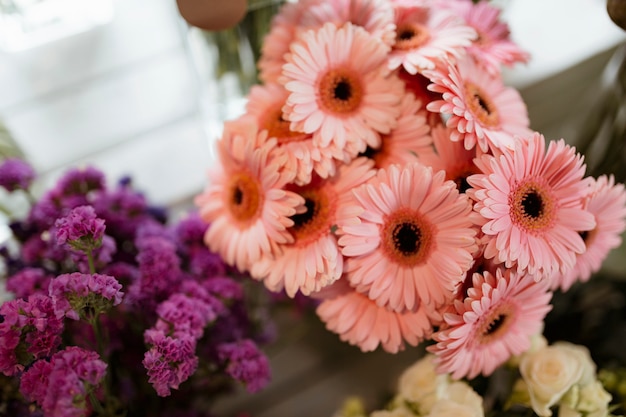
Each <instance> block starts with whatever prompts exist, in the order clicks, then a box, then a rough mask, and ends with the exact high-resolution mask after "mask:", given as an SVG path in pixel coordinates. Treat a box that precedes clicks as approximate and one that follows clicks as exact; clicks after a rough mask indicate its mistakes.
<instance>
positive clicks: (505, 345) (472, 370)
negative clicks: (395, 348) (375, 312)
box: [427, 269, 552, 379]
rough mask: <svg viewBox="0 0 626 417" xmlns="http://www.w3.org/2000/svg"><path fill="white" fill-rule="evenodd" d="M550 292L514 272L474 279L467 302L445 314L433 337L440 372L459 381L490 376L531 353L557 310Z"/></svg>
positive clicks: (542, 283)
mask: <svg viewBox="0 0 626 417" xmlns="http://www.w3.org/2000/svg"><path fill="white" fill-rule="evenodd" d="M548 287H549V286H548V281H539V282H537V281H535V279H534V278H533V277H532V276H530V275H525V274H522V275H518V274H516V273H515V272H513V271H511V270H507V271H506V272H504V273H502V272H501V270H500V269H497V270H496V275H495V276H494V275H492V274H490V273H489V272H484V273H483V274H478V273H476V274H474V276H473V285H472V287H471V288H469V289H468V291H467V293H468V295H467V297H466V298H465V300H464V301H459V300H456V301H455V303H454V308H455V311H454V312H449V313H445V314H444V317H443V318H444V324H443V325H442V327H441V328H440V330H439V331H437V332H436V333H434V334H433V340H435V341H436V342H437V343H436V344H434V345H431V346H429V347H428V348H427V349H428V351H430V352H432V353H434V354H435V355H436V358H435V363H437V365H438V370H439V371H440V372H446V373H451V374H452V377H453V378H463V377H467V378H470V379H471V378H474V377H476V376H477V375H479V374H483V375H485V376H488V375H490V374H491V373H492V372H493V371H494V370H495V369H496V368H497V367H498V366H500V365H502V364H503V363H504V362H506V361H507V360H508V359H509V358H510V357H511V356H513V355H519V354H521V353H522V352H524V351H526V350H527V349H528V348H529V347H530V339H531V336H533V335H535V334H537V333H539V332H540V331H541V329H542V327H543V319H544V318H545V316H546V314H547V313H548V311H550V309H551V305H550V299H551V298H552V293H551V292H550V291H549V288H548Z"/></svg>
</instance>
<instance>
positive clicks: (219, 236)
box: [195, 119, 304, 271]
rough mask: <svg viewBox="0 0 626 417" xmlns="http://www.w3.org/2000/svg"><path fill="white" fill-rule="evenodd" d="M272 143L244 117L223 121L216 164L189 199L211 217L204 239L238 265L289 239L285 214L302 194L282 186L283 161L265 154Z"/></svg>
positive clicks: (247, 263) (247, 264)
mask: <svg viewBox="0 0 626 417" xmlns="http://www.w3.org/2000/svg"><path fill="white" fill-rule="evenodd" d="M275 146H276V143H275V140H274V139H271V140H267V131H262V132H261V133H259V132H258V127H257V125H256V124H255V123H250V122H249V119H243V120H241V121H232V122H227V123H226V124H225V126H224V133H223V136H222V138H221V139H220V140H219V141H218V142H217V151H218V156H219V165H218V166H217V167H216V168H214V169H213V170H211V171H209V185H208V186H207V188H206V189H205V191H204V192H203V193H202V194H200V195H198V196H197V197H196V199H195V203H196V205H197V206H198V207H199V213H200V215H201V216H202V218H203V219H204V220H205V221H207V222H209V223H211V226H210V227H209V229H208V230H207V232H206V235H205V242H206V244H207V245H208V247H209V248H210V249H211V250H212V251H213V252H217V253H219V254H220V255H221V256H222V258H223V259H224V260H225V261H226V262H227V263H229V264H230V265H234V266H236V267H237V268H239V269H240V270H242V271H243V270H247V269H248V268H249V267H250V265H251V264H252V263H253V262H256V261H258V260H259V259H260V258H261V256H262V255H263V254H267V253H271V252H272V250H273V248H274V246H275V245H276V244H279V243H286V242H290V241H292V237H291V235H290V234H289V232H288V231H287V228H288V227H289V226H292V225H293V220H291V219H290V217H291V216H293V215H294V214H296V213H297V212H299V211H302V209H303V204H304V199H303V198H302V197H300V196H299V195H297V194H296V193H293V192H290V191H286V190H284V189H283V187H284V186H285V184H286V182H287V180H288V178H289V176H288V174H285V173H284V172H283V171H282V170H281V167H282V166H283V165H284V162H283V161H279V160H276V159H270V157H269V155H270V152H271V150H272V149H273V148H274V147H275Z"/></svg>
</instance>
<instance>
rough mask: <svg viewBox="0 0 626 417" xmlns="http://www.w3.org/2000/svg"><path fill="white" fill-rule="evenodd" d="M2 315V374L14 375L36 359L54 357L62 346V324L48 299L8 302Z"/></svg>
mask: <svg viewBox="0 0 626 417" xmlns="http://www.w3.org/2000/svg"><path fill="white" fill-rule="evenodd" d="M0 316H2V318H3V320H2V323H0V372H2V373H3V374H5V375H8V376H11V375H15V374H16V373H18V372H20V371H22V370H23V369H24V366H25V365H28V364H30V363H31V362H32V361H33V360H34V359H38V358H41V357H46V356H49V355H51V354H52V353H53V352H54V351H55V350H56V348H57V347H58V346H59V344H60V343H61V333H62V332H63V321H62V320H61V319H60V318H58V317H57V316H56V315H55V311H54V306H53V304H52V300H51V299H50V298H49V297H47V296H44V295H41V294H35V295H31V296H30V297H28V299H26V300H24V299H15V300H11V301H6V302H5V303H3V304H2V306H0Z"/></svg>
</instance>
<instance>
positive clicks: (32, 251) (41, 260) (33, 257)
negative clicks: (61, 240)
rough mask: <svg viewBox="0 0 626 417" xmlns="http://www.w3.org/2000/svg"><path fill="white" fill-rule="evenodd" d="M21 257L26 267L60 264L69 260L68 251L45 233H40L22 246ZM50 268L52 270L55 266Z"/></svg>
mask: <svg viewBox="0 0 626 417" xmlns="http://www.w3.org/2000/svg"><path fill="white" fill-rule="evenodd" d="M44 237H46V239H44ZM21 257H22V261H23V262H24V263H25V264H26V265H32V266H36V265H50V264H54V263H57V264H60V263H62V262H63V261H64V260H65V258H67V251H66V250H65V249H63V248H61V247H59V246H58V245H57V244H56V243H54V242H52V240H51V239H49V238H48V236H46V234H45V233H40V234H37V235H34V236H31V237H30V238H28V239H27V240H26V241H25V242H24V243H23V244H22V253H21ZM50 266H51V268H50V269H54V268H55V266H53V265H50Z"/></svg>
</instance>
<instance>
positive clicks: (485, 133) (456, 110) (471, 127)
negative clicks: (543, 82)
mask: <svg viewBox="0 0 626 417" xmlns="http://www.w3.org/2000/svg"><path fill="white" fill-rule="evenodd" d="M424 75H426V76H427V77H428V78H430V79H431V81H432V82H433V83H432V84H431V85H430V86H429V87H428V88H429V89H430V90H431V91H434V92H437V93H440V94H442V99H441V100H437V101H434V102H431V103H428V105H427V106H426V108H427V109H428V110H429V111H433V112H440V113H443V114H444V115H448V116H449V117H448V119H447V121H446V125H447V126H448V127H450V128H454V129H456V132H453V133H452V140H454V141H463V142H464V143H465V148H466V149H472V148H474V147H475V146H478V147H479V148H480V150H481V151H482V152H489V151H490V150H491V151H494V152H496V151H498V150H501V149H506V148H508V149H511V148H513V146H514V137H515V136H520V137H525V136H529V134H530V133H531V131H530V129H529V128H528V126H529V123H530V122H529V119H528V111H527V109H526V104H525V103H524V101H523V99H522V97H521V96H520V94H519V92H518V91H517V90H516V89H514V88H512V87H507V86H505V85H504V82H503V80H502V78H501V77H500V76H494V75H493V74H490V73H489V72H486V71H484V69H483V68H482V67H481V66H480V64H479V63H477V62H475V61H474V60H473V59H471V58H469V57H466V58H465V59H462V60H460V61H459V62H457V63H456V64H455V65H449V66H448V68H447V70H445V71H439V70H437V71H425V72H424Z"/></svg>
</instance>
